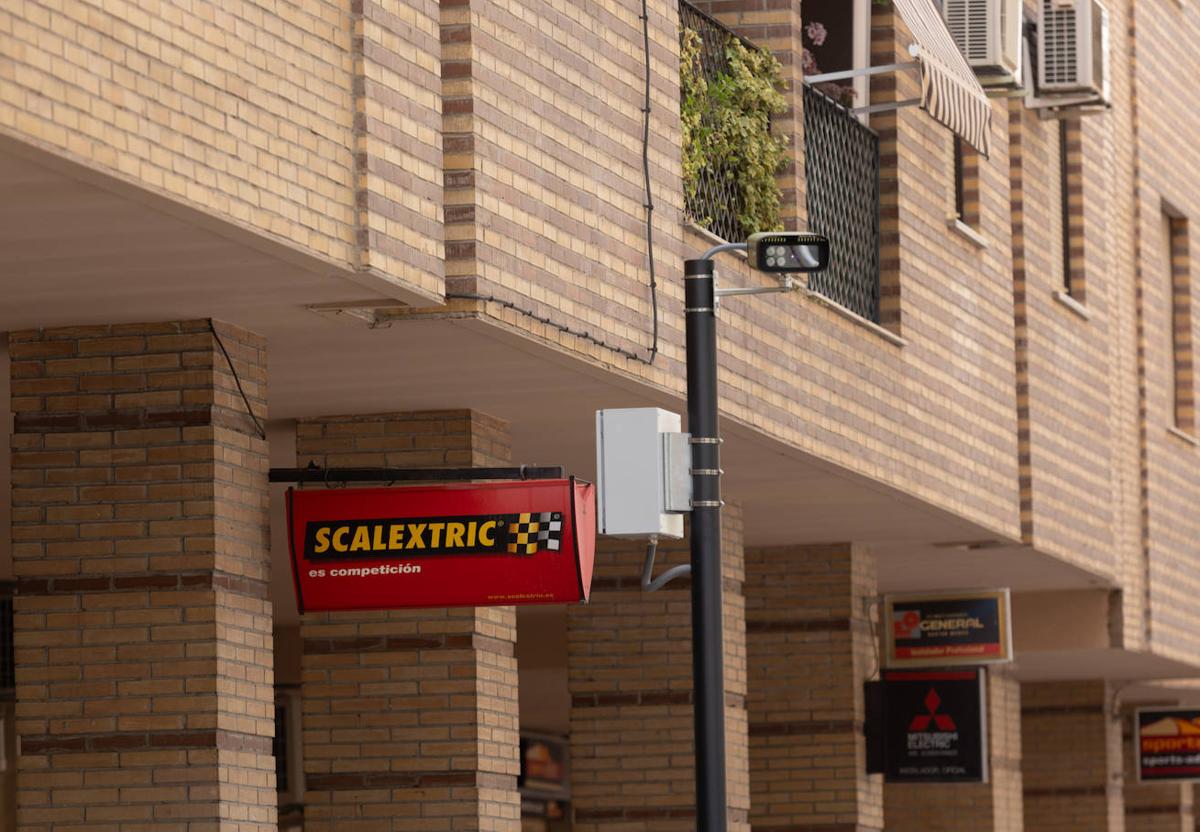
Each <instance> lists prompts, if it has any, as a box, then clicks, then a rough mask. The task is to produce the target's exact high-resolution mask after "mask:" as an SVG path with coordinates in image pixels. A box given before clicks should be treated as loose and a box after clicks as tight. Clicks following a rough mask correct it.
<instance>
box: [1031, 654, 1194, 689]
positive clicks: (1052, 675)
mask: <svg viewBox="0 0 1200 832" xmlns="http://www.w3.org/2000/svg"><path fill="white" fill-rule="evenodd" d="M1012 669H1013V675H1014V676H1016V678H1017V679H1019V680H1020V681H1022V682H1071V681H1083V680H1086V679H1105V680H1108V681H1110V682H1122V681H1132V680H1159V679H1200V667H1197V666H1196V665H1193V664H1187V663H1185V662H1180V661H1176V660H1174V659H1168V658H1166V657H1164V656H1158V655H1155V654H1153V653H1149V652H1143V651H1137V650H1123V649H1121V648H1119V647H1093V648H1086V649H1074V650H1039V651H1034V652H1026V653H1022V652H1020V651H1018V652H1017V655H1016V659H1015V661H1014V662H1013V667H1012Z"/></svg>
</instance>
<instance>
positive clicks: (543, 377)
mask: <svg viewBox="0 0 1200 832" xmlns="http://www.w3.org/2000/svg"><path fill="white" fill-rule="evenodd" d="M10 150H11V148H10ZM81 177H83V178H81ZM84 178H87V179H89V181H84ZM101 184H103V182H101V183H99V184H98V183H97V182H96V181H95V174H94V173H93V172H88V173H87V176H86V177H85V176H84V173H83V172H82V169H80V171H74V172H73V171H72V169H71V166H70V165H69V164H68V163H64V162H62V161H61V160H58V161H56V162H55V163H54V164H53V165H50V166H45V165H41V164H37V163H35V162H34V161H31V159H30V157H29V154H27V153H23V154H22V155H15V154H13V153H11V152H5V149H4V147H0V193H2V194H3V197H0V263H2V264H3V271H2V272H0V297H2V298H3V302H2V303H0V332H3V331H8V330H15V329H25V328H35V327H54V326H66V325H81V324H101V323H119V322H138V321H154V320H173V319H181V318H198V317H213V318H217V319H220V320H225V321H228V322H230V323H234V324H237V325H239V326H242V327H245V328H247V329H249V330H252V331H254V332H257V333H260V334H262V335H264V336H265V337H266V338H267V339H268V343H269V350H270V353H269V355H270V358H269V364H270V367H269V371H270V383H269V389H270V410H271V414H272V418H273V419H294V418H298V417H304V416H316V415H320V414H325V413H371V412H381V411H395V410H415V409H426V408H437V409H441V408H459V407H462V408H467V407H469V408H475V409H479V410H482V411H484V412H487V413H490V414H492V415H494V416H498V417H500V418H503V419H507V420H509V421H510V422H511V423H512V425H513V435H512V447H513V453H514V457H515V461H517V462H522V463H543V464H546V463H551V464H553V463H560V464H562V465H564V466H565V467H566V468H567V469H568V470H569V471H571V472H572V473H575V474H577V475H580V476H582V477H585V478H590V477H591V476H592V475H593V473H594V465H595V463H594V458H593V454H594V451H593V444H594V438H593V432H594V411H595V410H596V409H599V408H603V407H636V406H648V405H656V406H662V407H667V408H670V409H672V410H675V411H682V410H684V403H683V401H682V400H681V398H680V397H679V396H678V395H676V394H673V393H670V392H668V391H664V390H661V389H657V388H654V387H652V386H649V385H647V384H644V383H640V382H637V381H635V380H633V379H631V378H628V377H625V376H623V375H621V374H619V373H616V372H613V371H611V370H606V369H604V368H601V367H597V366H595V365H594V364H592V363H590V362H589V361H587V360H584V359H582V358H579V357H576V356H574V355H570V354H567V353H565V352H563V351H561V350H559V349H556V348H553V347H551V346H550V345H547V344H543V343H541V342H538V341H536V340H534V339H532V338H531V337H528V336H526V335H525V334H523V333H518V332H515V331H511V330H508V329H506V328H505V327H503V326H500V325H498V324H497V323H496V322H494V321H490V320H482V319H479V318H477V317H452V316H448V317H440V318H438V317H435V318H424V319H416V320H405V321H397V322H394V323H392V324H391V325H389V326H386V327H384V328H372V327H370V326H368V325H367V324H366V323H365V322H363V321H361V320H351V321H350V322H349V323H346V322H343V321H341V320H334V319H331V318H330V317H329V316H328V315H325V314H317V313H315V312H314V311H312V309H311V308H310V307H312V306H314V305H316V306H326V307H328V306H337V305H339V304H341V305H350V306H353V305H355V304H356V303H358V304H367V305H370V304H382V303H387V302H389V301H390V300H392V298H389V297H387V296H385V295H384V294H381V293H378V292H372V291H369V289H367V288H364V286H363V285H361V284H360V283H356V282H354V281H353V280H351V279H350V278H349V277H348V276H347V274H346V270H345V269H336V268H334V267H333V266H332V265H331V264H329V263H326V262H323V261H320V260H319V259H315V258H309V257H305V256H303V255H302V253H300V252H297V251H295V250H288V249H287V247H286V246H284V245H282V244H280V243H279V242H278V241H273V242H272V241H268V242H267V243H264V242H263V241H262V240H254V239H250V238H249V237H248V234H247V232H246V231H245V229H240V228H228V229H226V228H223V227H222V226H221V224H220V223H219V222H217V221H215V220H214V218H212V217H207V216H205V217H201V215H199V214H198V213H197V212H190V213H189V210H188V209H179V210H176V209H172V210H170V211H167V210H164V209H163V205H162V202H163V201H162V200H161V199H160V198H158V197H146V198H145V199H142V198H140V197H139V195H138V193H137V192H136V189H131V188H130V187H129V186H128V185H121V187H120V188H116V190H114V189H110V188H107V187H100V186H99V185H101ZM193 214H194V215H195V217H193V216H192V215H193ZM722 432H723V435H724V437H725V439H726V443H725V446H724V448H723V460H722V462H723V467H724V468H725V470H726V471H727V476H726V479H725V484H724V487H725V493H726V495H727V496H728V498H729V499H731V500H737V501H738V502H740V503H741V504H742V505H743V507H744V509H745V520H746V529H747V537H746V540H747V544H748V545H757V546H771V545H785V544H797V543H824V542H831V541H848V540H854V541H858V542H862V543H866V544H868V545H871V546H878V551H879V552H880V556H881V572H882V575H883V586H884V587H885V588H888V589H895V588H909V587H912V588H917V587H919V588H922V589H940V588H951V587H961V586H978V585H981V584H984V585H996V586H1014V587H1017V588H1031V589H1032V588H1037V589H1048V588H1083V587H1092V586H1096V585H1097V582H1100V583H1104V582H1105V581H1106V577H1105V576H1103V575H1094V574H1091V573H1088V572H1086V571H1084V570H1082V569H1077V568H1074V567H1070V566H1066V565H1065V564H1063V563H1061V562H1060V561H1058V560H1056V559H1054V558H1052V557H1049V556H1046V555H1044V554H1041V553H1038V552H1035V551H1033V550H1030V549H1028V548H1025V547H1021V546H1020V545H1019V543H1018V542H1017V541H1015V540H1013V539H1012V538H1011V537H1010V536H1006V534H1007V535H1011V534H1013V533H1014V532H1013V531H1012V530H997V529H992V528H987V527H985V526H983V525H981V524H979V523H975V522H971V521H970V520H967V519H965V518H963V517H961V516H958V515H955V514H953V513H951V512H950V511H947V510H945V509H942V508H939V507H936V506H933V505H931V504H929V503H927V502H923V501H921V500H918V499H916V498H914V497H912V496H911V495H908V494H906V493H904V492H903V491H901V490H899V489H897V488H893V487H889V486H888V485H886V484H884V483H881V482H879V481H876V480H873V479H871V478H868V477H865V476H862V475H859V474H856V473H854V472H851V471H848V470H847V469H845V468H842V467H839V466H836V465H833V464H831V463H829V462H827V461H826V460H823V459H821V458H820V457H819V456H816V455H814V454H811V453H806V452H804V451H801V450H799V449H797V448H795V447H793V446H791V445H789V444H787V443H784V442H781V441H779V440H776V439H773V438H772V437H770V436H767V435H765V434H763V433H762V432H760V431H758V430H756V429H754V428H752V427H750V426H747V425H743V424H739V423H736V422H732V421H730V420H725V421H724V423H723V425H722ZM1013 499H1014V501H1015V500H1016V484H1015V483H1014V485H1013ZM959 541H987V542H988V546H989V547H990V548H987V549H978V550H976V549H969V548H968V549H960V548H956V546H957V544H956V542H959Z"/></svg>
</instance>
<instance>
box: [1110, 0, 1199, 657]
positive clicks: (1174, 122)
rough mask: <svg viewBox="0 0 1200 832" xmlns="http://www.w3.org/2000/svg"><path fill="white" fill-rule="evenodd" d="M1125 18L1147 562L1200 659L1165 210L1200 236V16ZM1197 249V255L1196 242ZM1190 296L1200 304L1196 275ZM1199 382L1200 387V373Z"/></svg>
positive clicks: (1161, 641)
mask: <svg viewBox="0 0 1200 832" xmlns="http://www.w3.org/2000/svg"><path fill="white" fill-rule="evenodd" d="M1125 20H1126V21H1127V23H1128V25H1129V26H1130V27H1131V28H1132V30H1133V32H1134V34H1135V37H1136V44H1137V49H1136V56H1135V57H1136V61H1135V66H1134V73H1135V75H1134V79H1133V90H1132V92H1133V93H1134V95H1135V96H1136V97H1135V99H1134V102H1133V104H1134V106H1135V107H1136V113H1137V116H1138V118H1137V121H1136V125H1137V132H1136V134H1135V137H1136V139H1137V142H1138V144H1137V153H1138V157H1137V161H1138V164H1139V173H1140V174H1141V177H1142V178H1141V180H1140V181H1139V183H1138V185H1139V186H1138V189H1137V191H1136V198H1137V204H1136V207H1137V215H1136V227H1135V230H1136V231H1137V234H1138V237H1137V240H1136V244H1137V250H1138V254H1139V263H1138V265H1139V270H1138V272H1137V274H1136V281H1137V282H1136V296H1135V297H1136V301H1137V313H1138V315H1137V320H1138V324H1139V334H1140V338H1139V341H1138V347H1139V349H1140V350H1141V351H1142V352H1141V355H1142V356H1143V361H1142V366H1141V372H1142V388H1143V390H1142V392H1143V396H1142V401H1141V405H1142V412H1143V415H1144V427H1143V436H1142V441H1143V443H1144V448H1145V451H1144V456H1143V459H1142V464H1143V478H1142V482H1143V485H1144V488H1145V489H1146V494H1147V501H1146V504H1145V506H1144V511H1145V516H1144V523H1145V526H1144V533H1145V538H1144V545H1145V554H1144V557H1145V561H1144V562H1143V564H1142V565H1143V567H1144V568H1145V570H1146V578H1147V581H1148V586H1147V593H1148V602H1149V604H1150V615H1149V617H1148V619H1147V622H1146V624H1147V627H1148V628H1149V630H1150V633H1149V638H1150V643H1151V644H1152V645H1153V647H1154V648H1155V649H1156V650H1158V651H1161V652H1164V653H1166V654H1168V655H1172V656H1176V657H1181V658H1182V657H1184V656H1188V657H1195V656H1196V655H1197V653H1200V638H1198V637H1197V633H1196V628H1195V625H1194V623H1193V622H1192V621H1190V620H1189V619H1190V618H1191V616H1190V613H1189V610H1188V609H1187V608H1186V606H1185V605H1184V604H1183V598H1184V596H1185V595H1186V594H1187V593H1188V592H1190V591H1191V590H1192V587H1193V585H1194V578H1193V576H1192V575H1191V574H1190V571H1189V569H1188V564H1189V563H1191V562H1193V561H1194V557H1195V541H1196V540H1197V537H1198V536H1200V519H1198V518H1197V516H1196V512H1195V510H1194V505H1195V495H1196V494H1197V493H1198V490H1200V446H1197V445H1196V444H1195V442H1193V441H1190V439H1191V438H1192V437H1190V436H1188V435H1187V432H1186V430H1184V431H1182V432H1173V431H1172V430H1171V427H1172V423H1173V421H1174V419H1173V415H1174V414H1173V411H1174V407H1173V405H1174V401H1173V395H1172V393H1173V390H1172V387H1173V385H1172V375H1173V369H1174V368H1173V366H1172V363H1173V362H1172V360H1171V359H1172V354H1171V352H1172V345H1171V341H1170V339H1169V337H1168V334H1169V332H1170V326H1171V323H1172V314H1173V311H1174V308H1175V306H1176V302H1175V298H1174V297H1173V293H1172V282H1171V275H1170V270H1169V267H1168V264H1167V262H1166V249H1167V245H1166V242H1165V241H1164V240H1163V231H1164V229H1163V222H1162V213H1163V210H1164V208H1166V209H1167V210H1169V211H1171V212H1172V213H1175V214H1176V215H1177V216H1179V217H1181V218H1185V219H1191V220H1192V224H1191V228H1192V234H1194V229H1195V227H1196V226H1195V220H1196V219H1197V218H1200V198H1198V196H1197V194H1198V189H1197V188H1196V187H1195V186H1194V185H1193V184H1192V183H1194V182H1195V181H1196V178H1197V177H1198V176H1200V153H1198V152H1197V149H1196V147H1195V145H1194V143H1192V142H1186V141H1185V142H1181V141H1179V137H1180V136H1183V135H1192V133H1193V131H1195V130H1197V129H1200V117H1198V116H1197V113H1196V108H1195V107H1193V106H1191V105H1190V104H1187V103H1185V102H1189V101H1191V100H1192V99H1194V97H1195V91H1194V88H1193V87H1192V86H1191V85H1190V84H1189V82H1188V78H1189V75H1190V74H1192V73H1193V72H1194V71H1195V69H1196V67H1197V66H1198V62H1197V57H1196V55H1195V54H1194V53H1193V51H1192V50H1190V49H1188V48H1187V44H1188V43H1192V42H1195V39H1196V38H1197V37H1200V13H1198V12H1197V9H1195V8H1191V7H1189V6H1187V5H1180V4H1177V3H1165V2H1164V3H1157V4H1155V5H1154V6H1152V7H1144V6H1141V5H1134V6H1133V9H1132V11H1131V12H1130V13H1128V14H1127V17H1126V18H1125ZM1160 44H1161V45H1162V48H1161V49H1160V48H1159V45H1160ZM1192 245H1193V249H1192V250H1193V251H1195V248H1194V245H1195V244H1194V242H1193V244H1192ZM1193 257H1194V254H1193ZM1190 294H1191V298H1192V304H1193V308H1194V304H1195V303H1196V297H1197V289H1196V285H1195V279H1194V278H1193V279H1192V286H1191V291H1190ZM1191 327H1192V331H1191V343H1192V344H1193V345H1194V344H1196V343H1197V342H1198V340H1197V333H1200V329H1198V328H1197V327H1198V322H1197V319H1196V317H1195V316H1194V315H1193V317H1192V321H1191ZM1191 360H1193V361H1194V357H1193V358H1192V359H1191ZM1191 384H1192V385H1193V389H1194V385H1195V379H1194V377H1193V378H1192V379H1191Z"/></svg>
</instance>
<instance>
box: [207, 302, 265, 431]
mask: <svg viewBox="0 0 1200 832" xmlns="http://www.w3.org/2000/svg"><path fill="white" fill-rule="evenodd" d="M208 331H209V332H211V333H212V335H213V338H214V339H216V342H217V346H218V347H220V348H221V354H222V355H224V356H225V363H226V364H228V365H229V372H231V373H233V383H234V384H236V385H237V389H238V392H239V393H241V394H242V401H243V402H245V404H246V412H247V413H248V414H250V419H251V421H253V422H254V430H255V432H257V433H258V438H259V439H266V438H267V431H266V429H265V428H263V426H262V422H260V421H258V417H257V416H255V415H254V408H253V407H251V406H250V399H249V397H247V396H246V391H245V390H243V389H242V380H241V379H240V378H238V372H237V370H236V369H235V368H234V366H233V359H232V358H230V357H229V350H227V349H225V342H224V341H222V340H221V336H220V335H219V334H218V333H217V328H216V327H215V326H213V322H212V318H209V319H208Z"/></svg>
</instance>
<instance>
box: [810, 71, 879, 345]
mask: <svg viewBox="0 0 1200 832" xmlns="http://www.w3.org/2000/svg"><path fill="white" fill-rule="evenodd" d="M804 178H805V193H806V195H807V200H806V201H807V208H808V227H809V230H811V231H815V232H816V233H818V234H824V235H826V236H827V237H829V244H830V263H829V268H828V269H827V270H826V271H824V272H816V273H814V274H811V275H809V281H808V286H809V288H810V289H812V290H813V291H814V292H817V293H819V294H821V295H824V296H825V297H827V298H829V299H830V300H832V301H833V302H835V303H837V304H838V305H840V306H843V307H845V308H846V309H849V310H850V311H851V312H854V313H856V314H858V315H861V316H862V317H864V318H866V319H867V320H869V321H872V322H874V323H878V322H879V137H878V136H877V135H876V134H875V131H873V130H871V128H869V127H867V126H866V125H864V124H863V123H862V122H860V121H859V120H858V119H856V118H855V117H854V116H853V115H851V114H850V113H849V112H848V111H847V110H846V109H845V108H844V107H842V106H841V105H839V104H837V103H836V102H834V101H833V99H831V98H829V97H828V96H827V95H825V94H824V93H822V92H820V91H818V90H815V89H813V88H811V87H808V86H806V87H805V88H804Z"/></svg>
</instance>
